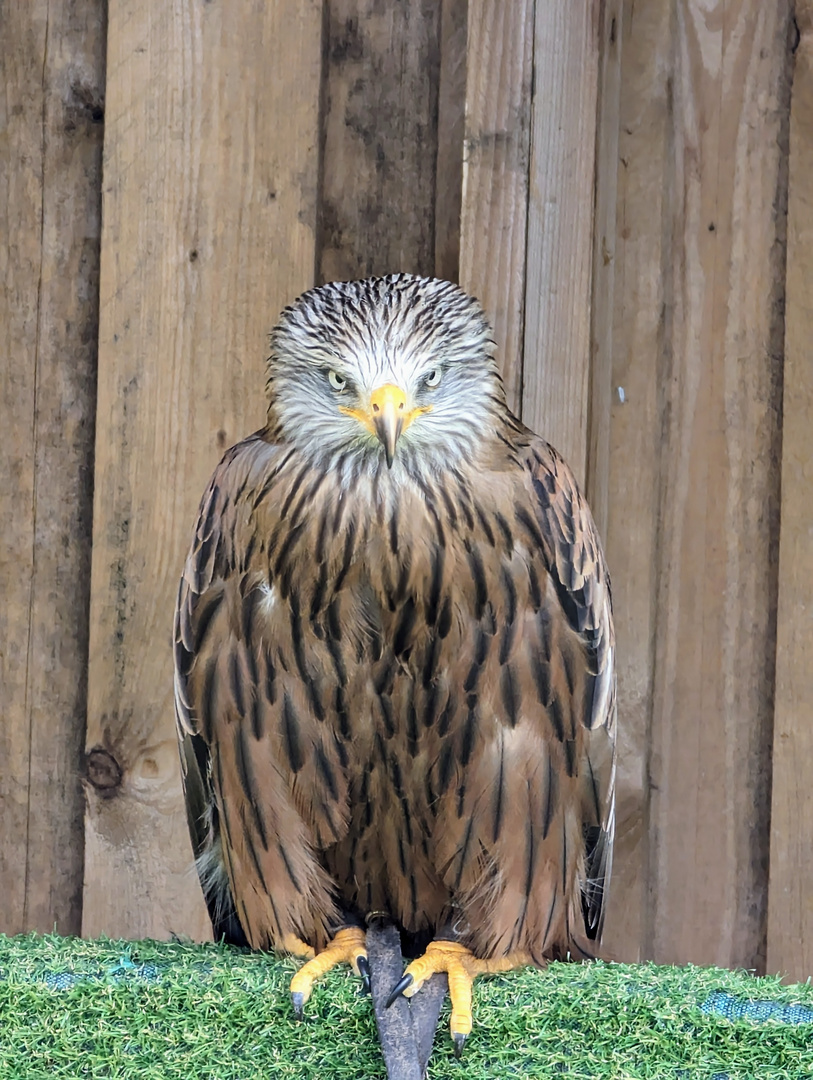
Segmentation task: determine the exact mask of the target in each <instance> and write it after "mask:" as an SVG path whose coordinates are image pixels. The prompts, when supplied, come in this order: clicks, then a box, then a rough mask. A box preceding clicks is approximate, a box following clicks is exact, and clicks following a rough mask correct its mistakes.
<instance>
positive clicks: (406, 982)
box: [387, 941, 533, 1057]
mask: <svg viewBox="0 0 813 1080" xmlns="http://www.w3.org/2000/svg"><path fill="white" fill-rule="evenodd" d="M532 963H533V960H532V959H531V957H530V956H529V955H528V954H527V953H524V952H514V953H509V955H508V956H500V957H497V958H495V959H494V960H479V959H478V958H477V957H476V956H474V955H473V954H472V953H471V952H469V950H468V949H467V948H466V947H465V946H464V945H458V944H457V942H456V941H431V942H430V943H429V945H428V946H427V948H426V952H425V953H424V954H423V956H419V957H418V959H417V960H413V961H412V963H411V964H409V965H408V966H407V969H406V971H405V972H404V975H403V978H402V979H401V980H400V982H398V983H397V984H396V985H395V986H394V987H393V990H392V993H391V994H390V996H389V998H388V999H387V1008H389V1006H390V1005H392V1003H393V1002H394V1001H395V999H396V998H397V997H399V996H400V995H401V994H403V995H404V997H412V996H413V994H417V993H418V991H419V990H420V988H421V987H422V986H423V984H424V983H425V982H426V980H427V979H428V978H430V977H431V976H432V975H434V974H436V973H437V972H439V971H445V972H446V973H447V975H448V976H449V997H450V998H451V1002H452V1020H451V1024H450V1025H449V1026H450V1027H451V1030H452V1039H453V1040H454V1050H455V1054H456V1055H457V1057H460V1054H461V1051H462V1050H463V1044H464V1043H465V1041H466V1039H467V1038H468V1037H469V1034H470V1032H471V987H472V983H473V982H474V980H475V979H476V978H477V976H478V975H494V974H496V973H497V972H500V971H511V970H512V969H513V968H519V967H527V966H528V965H529V964H532Z"/></svg>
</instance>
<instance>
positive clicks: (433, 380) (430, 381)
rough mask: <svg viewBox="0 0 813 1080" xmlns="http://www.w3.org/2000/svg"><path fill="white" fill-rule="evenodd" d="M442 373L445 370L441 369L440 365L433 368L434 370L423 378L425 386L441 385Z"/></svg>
mask: <svg viewBox="0 0 813 1080" xmlns="http://www.w3.org/2000/svg"><path fill="white" fill-rule="evenodd" d="M442 374H443V372H442V371H441V370H440V368H439V367H436V368H432V370H431V371H430V372H429V374H428V375H427V376H426V377H425V378H424V380H423V383H424V386H439V385H440V379H441V375H442Z"/></svg>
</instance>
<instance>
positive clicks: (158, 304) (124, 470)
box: [83, 0, 322, 937]
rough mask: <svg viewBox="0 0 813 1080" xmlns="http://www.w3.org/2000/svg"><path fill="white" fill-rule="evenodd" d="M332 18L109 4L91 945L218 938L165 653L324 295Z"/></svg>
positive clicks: (305, 12) (310, 0)
mask: <svg viewBox="0 0 813 1080" xmlns="http://www.w3.org/2000/svg"><path fill="white" fill-rule="evenodd" d="M321 18H322V5H321V3H320V2H319V0H300V2H299V3H297V4H269V5H254V6H252V7H244V8H242V9H240V11H239V12H238V11H233V10H231V9H229V10H226V8H224V7H223V6H222V5H217V4H199V3H192V2H184V3H178V4H173V5H167V4H163V3H161V2H160V0H118V2H114V3H111V5H110V12H109V32H108V41H109V45H108V98H107V128H106V135H105V183H104V232H103V246H102V269H101V326H100V343H99V398H98V413H97V433H98V438H97V453H96V490H95V512H94V550H93V574H92V582H91V638H90V641H91V662H90V674H89V702H88V710H89V716H88V740H87V746H88V751H89V773H90V781H91V785H92V786H91V788H90V794H89V802H88V812H87V871H86V877H85V894H84V920H83V932H84V933H85V934H86V935H88V936H96V935H98V934H101V933H109V934H119V933H121V934H126V935H127V936H140V935H150V936H157V937H163V936H166V934H167V933H168V932H170V931H177V932H181V933H189V934H193V935H195V936H199V935H203V934H205V933H207V932H208V924H207V921H206V919H205V916H204V911H203V904H202V900H201V898H200V892H199V889H198V884H197V880H196V877H195V875H194V872H193V871H192V870H191V848H190V846H189V842H188V839H187V835H186V826H185V820H184V814H183V810H182V801H181V795H180V784H179V769H178V762H177V757H178V755H177V749H176V745H175V733H174V728H173V717H172V678H171V650H170V637H171V625H172V611H173V604H174V598H175V594H176V591H177V581H178V575H179V573H180V568H181V565H182V558H183V552H184V549H185V548H186V546H187V544H188V541H189V537H190V534H191V527H192V523H193V515H194V512H195V509H196V506H197V502H198V499H199V498H200V495H201V492H202V491H203V487H204V485H205V483H206V480H207V478H208V476H209V474H210V472H211V469H212V467H213V466H214V464H215V462H216V460H217V458H218V457H219V455H220V454H221V452H222V451H223V449H224V448H225V447H227V446H228V445H230V444H231V443H232V442H234V441H236V440H237V439H238V438H240V437H241V436H243V435H244V434H247V433H248V432H250V431H251V430H253V429H255V428H257V427H259V426H260V424H261V423H262V421H263V419H264V415H265V402H264V397H263V384H264V377H263V361H264V357H265V349H266V340H265V338H266V333H267V331H268V330H269V329H270V327H271V325H272V324H273V321H274V319H275V318H276V316H277V314H278V312H279V309H280V308H281V306H282V305H283V304H284V303H286V302H288V301H289V300H291V299H293V297H294V296H295V295H296V294H297V293H298V292H299V291H300V290H302V289H304V288H306V287H307V286H309V285H310V284H311V283H312V281H313V269H314V265H315V247H314V243H315V241H314V237H315V217H316V208H315V201H316V186H317V185H316V179H317V150H318V137H317V127H318V119H317V117H318V91H319V64H320V48H321V33H320V31H321Z"/></svg>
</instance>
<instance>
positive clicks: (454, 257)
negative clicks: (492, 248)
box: [435, 0, 467, 281]
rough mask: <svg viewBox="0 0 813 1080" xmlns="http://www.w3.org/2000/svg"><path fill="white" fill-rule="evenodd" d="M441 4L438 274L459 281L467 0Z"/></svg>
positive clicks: (436, 234) (437, 188) (436, 185)
mask: <svg viewBox="0 0 813 1080" xmlns="http://www.w3.org/2000/svg"><path fill="white" fill-rule="evenodd" d="M442 4H443V7H442V11H441V20H440V86H439V90H438V157H437V170H436V178H435V275H436V276H437V277H439V278H445V279H446V280H447V281H459V280H460V212H461V201H462V195H463V139H464V137H465V120H466V25H467V0H442Z"/></svg>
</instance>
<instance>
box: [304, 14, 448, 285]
mask: <svg viewBox="0 0 813 1080" xmlns="http://www.w3.org/2000/svg"><path fill="white" fill-rule="evenodd" d="M326 9H327V20H328V25H327V38H326V60H325V64H326V68H325V72H324V75H323V78H324V80H325V82H324V102H325V115H324V131H323V136H322V137H323V139H324V150H323V155H322V163H321V170H320V171H321V178H320V193H319V241H318V251H317V260H318V261H317V278H318V279H319V280H321V281H333V280H343V279H349V278H359V277H367V276H368V275H371V274H385V273H391V272H395V271H408V272H411V273H419V274H427V275H431V274H433V273H434V267H435V171H436V167H437V156H438V142H437V135H438V93H439V85H440V31H441V0H419V2H417V3H412V4H382V3H380V0H332V2H331V3H330V4H328V5H326Z"/></svg>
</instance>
